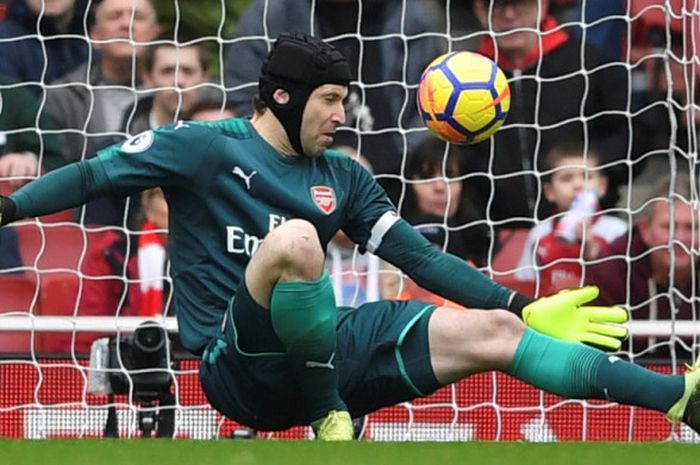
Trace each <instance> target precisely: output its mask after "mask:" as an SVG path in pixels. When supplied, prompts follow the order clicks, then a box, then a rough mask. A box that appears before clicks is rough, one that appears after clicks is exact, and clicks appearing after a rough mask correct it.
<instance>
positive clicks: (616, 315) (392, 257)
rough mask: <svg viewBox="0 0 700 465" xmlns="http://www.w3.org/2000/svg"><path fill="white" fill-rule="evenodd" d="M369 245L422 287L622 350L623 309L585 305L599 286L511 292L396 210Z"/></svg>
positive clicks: (546, 329)
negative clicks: (541, 293) (542, 293)
mask: <svg viewBox="0 0 700 465" xmlns="http://www.w3.org/2000/svg"><path fill="white" fill-rule="evenodd" d="M372 233H373V234H372V237H371V238H370V240H369V242H368V244H367V248H368V250H370V251H374V252H376V253H377V255H379V256H380V257H381V258H383V259H385V260H387V261H388V262H390V263H392V264H393V265H396V266H398V267H399V268H401V269H402V270H403V271H404V272H406V273H407V274H408V275H409V276H410V277H411V278H412V279H413V280H414V281H415V282H416V283H418V284H419V285H420V286H421V287H424V288H425V289H428V290H429V291H432V292H434V293H436V294H439V295H441V296H443V297H445V298H448V299H450V300H453V301H455V302H458V303H460V304H462V305H465V306H467V307H478V308H506V309H508V310H510V311H512V312H514V313H516V314H518V315H519V316H521V317H522V318H523V320H524V321H525V323H526V324H527V325H528V326H530V327H532V328H533V329H535V330H537V331H540V332H542V333H544V334H547V335H550V336H552V337H556V338H559V339H564V340H567V341H580V342H587V343H591V344H595V345H598V346H601V347H604V348H608V349H619V348H620V346H621V339H624V338H625V337H626V336H627V330H626V329H625V328H624V327H622V326H619V324H620V323H624V322H625V321H627V312H626V311H625V310H624V309H622V308H620V307H591V306H586V305H585V304H586V303H588V302H590V301H592V300H593V299H595V297H596V296H597V295H598V290H597V288H594V287H587V288H583V289H576V290H571V291H562V292H560V293H558V294H555V295H553V296H551V297H543V298H540V299H537V300H534V299H531V298H529V297H526V296H524V295H522V294H519V293H517V292H515V291H512V290H510V289H508V288H506V287H504V286H502V285H500V284H498V283H496V282H494V281H492V280H491V279H489V278H488V277H486V276H485V275H483V274H482V273H480V272H479V271H478V270H476V269H475V268H472V267H471V266H470V265H469V264H468V263H467V262H466V261H464V260H462V259H460V258H458V257H455V256H453V255H450V254H447V253H444V252H442V251H440V250H438V249H437V248H435V247H433V246H432V245H431V244H430V243H429V242H428V241H427V240H426V239H425V238H424V237H423V236H422V235H421V234H420V233H418V232H417V231H416V230H415V229H413V227H411V226H410V225H409V224H408V223H406V222H405V221H403V220H402V219H400V218H398V217H397V216H396V215H395V214H394V213H387V214H385V215H384V216H383V217H382V219H380V220H379V221H378V222H377V224H376V225H375V227H374V229H373V231H372Z"/></svg>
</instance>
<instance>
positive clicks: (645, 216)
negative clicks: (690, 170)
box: [586, 174, 698, 358]
mask: <svg viewBox="0 0 700 465" xmlns="http://www.w3.org/2000/svg"><path fill="white" fill-rule="evenodd" d="M672 180H673V179H672V178H671V177H665V178H662V179H661V181H659V183H658V184H657V186H656V189H655V192H654V194H653V195H652V196H651V197H650V198H649V199H648V201H647V202H646V203H645V207H644V209H643V210H642V214H641V217H640V218H639V220H638V221H637V224H636V225H635V226H634V228H633V229H632V232H631V234H630V235H629V237H628V235H624V236H623V237H620V238H618V239H617V240H616V241H615V242H613V243H612V244H611V246H610V250H609V252H608V254H607V257H606V259H605V260H602V261H600V262H599V263H596V264H594V265H591V266H590V267H589V268H588V270H587V273H586V282H587V283H589V284H595V285H597V286H598V287H599V288H600V296H599V298H598V302H599V303H601V304H604V305H605V304H610V303H615V304H622V305H625V306H626V307H628V308H629V309H630V319H631V320H632V321H634V320H657V319H658V320H670V319H688V320H696V319H697V318H698V314H697V313H696V312H695V310H694V307H695V305H694V304H693V299H694V295H695V293H696V292H697V289H698V282H697V276H698V275H697V265H698V258H697V254H696V253H695V252H693V248H692V247H695V244H697V238H695V240H694V238H693V235H694V234H697V224H695V222H694V218H695V217H696V215H697V211H696V207H694V206H693V205H691V203H690V192H691V181H690V179H689V177H688V176H686V175H684V174H678V175H676V179H675V184H673V183H672ZM671 231H673V232H674V233H675V234H674V236H671ZM630 240H631V241H630ZM654 342H655V340H654V339H652V338H650V339H647V338H634V334H633V335H632V338H631V339H630V346H629V348H630V350H634V351H635V352H640V351H642V350H645V349H646V350H648V352H647V353H648V354H649V355H653V356H657V357H664V356H667V355H668V354H669V352H668V349H670V344H671V343H670V342H666V347H660V346H655V345H654V344H653V343H654ZM674 342H676V343H678V341H674ZM650 343H651V344H650ZM647 346H649V347H647ZM691 346H692V344H691ZM682 347H683V344H680V345H679V346H678V347H677V348H676V349H677V350H679V352H678V355H679V356H681V357H688V358H690V356H691V355H692V353H691V352H692V351H691V352H687V351H684V350H683V349H682ZM686 347H688V346H686ZM686 350H687V349H686Z"/></svg>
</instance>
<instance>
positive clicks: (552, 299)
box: [523, 286, 628, 350]
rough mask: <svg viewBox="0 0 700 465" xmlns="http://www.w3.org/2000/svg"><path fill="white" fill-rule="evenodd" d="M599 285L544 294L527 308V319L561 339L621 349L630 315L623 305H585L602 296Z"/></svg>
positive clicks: (524, 311) (545, 331)
mask: <svg viewBox="0 0 700 465" xmlns="http://www.w3.org/2000/svg"><path fill="white" fill-rule="evenodd" d="M598 292H599V291H598V287H596V286H586V287H583V288H581V289H566V290H563V291H560V292H558V293H556V294H554V295H552V296H549V297H542V298H540V299H537V300H535V301H534V302H532V303H530V304H528V305H527V306H525V308H523V320H524V321H525V324H527V325H528V326H529V327H531V328H532V329H534V330H536V331H539V332H541V333H544V334H547V335H548V336H552V337H554V338H557V339H562V340H564V341H572V342H585V343H589V344H593V345H596V346H600V347H602V348H605V349H608V350H618V349H620V347H621V346H622V340H624V339H626V338H627V334H628V332H627V328H625V327H624V326H622V325H621V323H625V322H626V321H627V319H628V314H627V311H626V310H625V309H624V308H622V307H617V306H611V307H597V306H584V305H583V304H585V303H587V302H590V301H592V300H593V299H595V298H596V297H598Z"/></svg>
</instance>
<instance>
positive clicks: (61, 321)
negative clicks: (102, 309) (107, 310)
mask: <svg viewBox="0 0 700 465" xmlns="http://www.w3.org/2000/svg"><path fill="white" fill-rule="evenodd" d="M147 322H151V323H153V324H155V325H157V326H160V327H162V328H164V329H165V330H166V331H168V332H171V333H176V332H177V331H178V327H177V320H176V318H175V317H137V316H122V317H108V316H80V317H72V316H34V315H26V314H25V315H21V314H16V313H15V314H2V315H0V332H9V331H19V332H22V331H42V332H72V331H76V332H91V331H95V332H105V333H132V332H134V330H136V328H138V327H139V326H140V325H142V324H145V323H147ZM628 327H629V330H630V334H631V335H633V336H671V335H674V336H677V337H693V336H695V335H700V321H687V320H683V321H681V320H676V321H674V320H655V321H631V322H629V323H628Z"/></svg>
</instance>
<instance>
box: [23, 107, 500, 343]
mask: <svg viewBox="0 0 700 465" xmlns="http://www.w3.org/2000/svg"><path fill="white" fill-rule="evenodd" d="M158 186H160V187H162V188H163V191H164V192H165V197H166V199H167V201H168V208H169V244H168V249H169V251H170V257H171V262H172V263H171V275H172V279H173V284H174V285H173V289H174V301H175V308H176V310H177V316H178V325H179V332H180V339H181V341H182V343H183V345H184V346H185V347H186V348H187V349H188V350H190V351H191V352H193V353H195V354H199V353H201V352H202V350H203V348H204V346H205V345H206V344H207V343H208V342H209V340H210V339H211V338H212V337H216V336H218V335H219V333H220V325H221V320H222V317H223V315H224V312H225V310H226V307H227V304H228V302H229V300H230V299H231V297H232V296H233V295H234V294H235V292H236V289H237V288H238V285H239V284H240V282H241V279H243V276H244V270H245V267H246V265H247V264H248V262H249V260H250V257H251V256H252V255H253V254H254V253H255V251H256V250H257V249H258V247H260V244H261V242H262V240H263V238H264V237H265V236H266V235H267V233H269V232H270V231H271V230H273V229H274V228H275V227H277V226H279V225H280V224H282V223H284V222H285V221H287V220H290V219H292V218H301V219H305V220H308V221H309V222H311V223H312V224H313V225H314V226H315V227H316V229H317V231H318V234H319V237H320V239H321V243H322V244H323V246H324V248H325V246H326V245H327V243H328V242H329V241H330V240H331V238H332V237H333V236H334V235H335V233H336V232H337V231H338V230H339V229H342V230H343V231H345V233H346V234H347V235H348V236H349V237H350V238H351V239H352V240H353V241H355V242H356V243H357V244H359V245H360V247H361V249H363V250H364V249H366V250H369V251H370V252H374V253H376V254H377V255H378V256H379V257H381V258H383V259H385V260H387V261H388V262H390V263H392V264H394V265H396V266H397V267H399V268H400V269H401V270H403V271H404V272H406V273H407V274H408V275H409V276H410V277H411V278H412V279H413V280H414V281H416V283H418V284H419V285H421V286H422V287H424V288H426V289H428V290H430V291H432V292H435V293H437V294H440V295H442V296H444V297H446V298H448V299H450V300H453V301H455V302H459V303H461V304H463V305H466V306H471V307H479V308H507V307H508V304H509V299H510V298H511V297H512V295H513V294H512V291H510V290H509V289H507V288H505V287H503V286H501V285H499V284H497V283H495V282H493V281H491V280H490V279H488V278H487V277H486V276H484V275H482V274H481V273H479V272H478V271H477V270H475V269H474V268H471V267H470V266H469V265H467V264H466V262H465V261H464V260H462V259H460V258H458V257H455V256H453V255H449V254H446V253H442V252H440V251H439V250H437V249H436V248H435V247H433V246H432V245H431V244H430V243H429V242H428V241H427V240H426V239H425V238H424V237H423V236H422V235H421V234H420V233H418V232H417V231H415V230H414V229H413V228H412V227H411V226H409V225H408V224H407V223H406V222H405V221H403V220H401V219H400V218H399V217H398V215H397V214H396V212H395V211H394V208H393V206H392V205H391V203H390V202H389V200H388V198H387V196H386V194H385V192H384V190H383V189H382V188H381V187H380V186H379V185H378V184H377V182H376V181H375V180H374V178H373V177H372V176H371V175H370V174H369V173H368V172H367V171H366V170H365V169H364V168H362V166H360V164H359V163H357V162H355V161H354V160H352V159H350V158H348V157H347V156H345V155H343V154H341V153H339V152H335V151H332V150H327V151H326V152H325V154H324V155H323V156H322V157H319V158H308V157H304V156H298V157H284V156H282V155H280V154H279V153H278V152H277V151H276V150H275V149H273V148H272V146H270V145H269V144H268V143H267V142H266V141H265V140H263V139H262V138H261V137H260V136H259V135H258V134H257V132H256V131H255V129H254V128H253V126H252V125H251V123H250V122H249V121H248V120H244V119H229V120H224V121H219V122H214V123H196V122H180V123H178V124H175V125H170V126H166V127H164V128H161V129H157V130H154V131H147V132H144V133H142V134H139V135H138V136H135V137H133V138H132V139H130V140H128V141H126V142H124V143H123V144H120V145H115V146H113V147H110V148H108V149H106V150H103V151H102V152H99V153H98V156H97V157H94V158H91V159H89V160H85V161H82V162H78V163H73V164H71V165H67V166H65V167H63V168H60V169H58V170H56V171H53V172H50V173H48V174H46V175H44V176H42V177H41V178H39V179H38V180H36V181H34V182H32V183H30V184H28V185H27V186H25V187H23V188H22V189H20V190H18V191H16V192H15V193H13V194H12V195H11V196H10V197H11V199H12V200H13V202H14V203H15V205H16V208H17V217H18V218H23V217H31V216H39V215H43V214H46V213H51V212H54V211H58V210H62V209H65V208H70V207H74V206H78V205H81V204H83V203H85V202H87V201H89V200H92V199H94V198H97V197H100V196H103V195H117V194H124V195H126V194H132V193H136V192H139V191H141V190H144V189H148V188H151V187H158Z"/></svg>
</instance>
